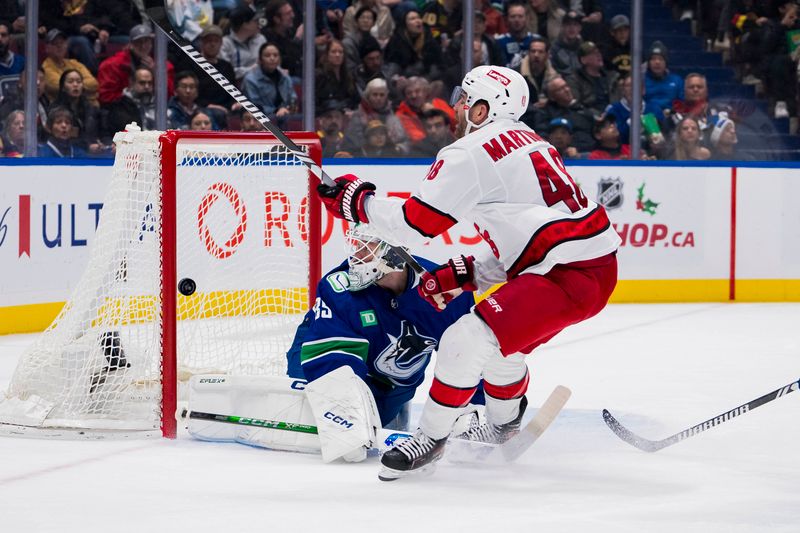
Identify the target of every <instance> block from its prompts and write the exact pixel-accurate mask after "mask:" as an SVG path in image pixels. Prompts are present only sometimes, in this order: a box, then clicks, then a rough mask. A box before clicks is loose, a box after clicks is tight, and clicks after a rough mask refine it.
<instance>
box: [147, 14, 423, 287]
mask: <svg viewBox="0 0 800 533" xmlns="http://www.w3.org/2000/svg"><path fill="white" fill-rule="evenodd" d="M164 1H165V0H144V10H145V13H146V14H147V16H148V17H149V18H150V20H152V21H153V24H155V25H156V26H158V27H159V28H161V30H162V31H163V32H164V33H165V34H166V35H167V37H169V38H170V40H171V41H172V42H174V43H175V44H176V45H177V46H178V48H180V49H181V51H182V52H183V53H184V54H186V55H187V56H189V58H190V59H191V60H192V61H194V62H195V64H197V66H199V67H200V68H201V69H203V70H204V71H205V72H206V74H208V75H209V76H211V79H213V80H214V81H215V82H216V83H217V85H219V86H220V87H222V88H223V89H224V90H225V92H227V93H228V94H229V95H230V96H231V98H233V99H234V100H236V101H237V102H239V104H241V105H242V107H244V108H245V109H246V110H247V111H248V112H249V113H250V114H251V115H253V117H254V118H255V119H256V120H257V121H258V122H259V123H260V124H261V125H262V126H264V127H265V128H266V129H267V131H269V132H270V133H272V134H273V135H274V136H275V138H276V139H278V140H279V141H280V142H281V143H282V144H283V145H284V146H286V148H288V149H289V151H290V152H292V155H294V156H295V157H296V158H297V159H299V160H300V162H302V163H303V164H304V165H306V166H307V167H308V169H309V170H310V171H311V173H312V174H314V176H316V177H317V179H318V180H320V181H321V182H322V183H324V184H325V185H329V186H333V185H335V184H336V183H335V182H334V181H333V179H332V178H331V177H330V176H329V175H328V173H327V172H325V171H324V170H323V169H322V167H321V166H319V165H317V163H316V162H314V160H313V159H311V157H310V156H309V155H308V154H306V153H305V152H304V151H303V149H302V148H300V147H299V146H298V145H297V144H296V143H295V142H294V141H293V140H291V139H290V138H289V137H288V136H287V135H286V134H285V133H284V132H283V130H281V129H280V128H279V127H278V126H277V125H276V124H275V123H274V122H272V121H271V120H270V119H269V117H268V116H267V115H265V114H264V113H263V112H262V111H261V110H260V109H259V108H258V107H257V106H256V105H255V104H254V103H253V102H251V101H250V99H249V98H247V96H245V95H244V94H243V93H242V92H241V91H240V90H239V89H238V88H236V86H235V85H234V84H232V83H231V82H230V81H229V80H228V78H226V77H225V76H223V75H222V73H221V72H220V71H219V70H217V68H216V67H215V66H214V65H212V64H211V63H209V62H208V60H207V59H206V58H205V57H203V54H201V53H200V52H198V51H197V49H196V48H195V47H194V46H192V43H190V42H189V41H187V40H186V39H184V38H183V36H182V35H180V34H179V33H178V32H176V31H175V28H173V27H172V23H171V22H170V21H169V17H168V15H167V10H166V8H165V6H164ZM389 246H390V247H391V249H392V251H393V252H394V253H396V254H397V255H399V256H400V257H401V258H402V259H403V260H404V261H405V262H406V263H407V264H408V266H410V267H411V268H412V269H413V270H414V272H416V273H417V274H419V275H422V274H424V273H425V269H424V268H423V267H422V265H420V264H419V263H418V262H417V260H416V259H414V258H413V257H412V256H411V254H410V253H408V252H407V251H406V249H405V248H402V247H401V246H393V245H389Z"/></svg>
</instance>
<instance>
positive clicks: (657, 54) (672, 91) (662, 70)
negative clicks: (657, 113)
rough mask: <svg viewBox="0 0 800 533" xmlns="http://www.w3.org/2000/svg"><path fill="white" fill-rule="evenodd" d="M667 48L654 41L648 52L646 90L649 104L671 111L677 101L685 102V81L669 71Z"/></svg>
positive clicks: (645, 77) (645, 74)
mask: <svg viewBox="0 0 800 533" xmlns="http://www.w3.org/2000/svg"><path fill="white" fill-rule="evenodd" d="M667 54H668V53H667V47H666V46H664V44H663V43H662V42H661V41H654V42H653V44H652V45H650V49H649V50H648V51H647V71H646V72H645V73H644V89H645V94H646V95H647V97H646V99H647V102H649V103H651V104H653V105H655V106H657V107H658V108H659V109H661V110H664V109H669V108H670V107H671V106H672V102H674V101H675V100H683V79H681V77H680V76H678V75H677V74H671V73H670V71H669V70H668V69H667V60H668V55H667Z"/></svg>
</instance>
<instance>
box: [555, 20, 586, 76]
mask: <svg viewBox="0 0 800 533" xmlns="http://www.w3.org/2000/svg"><path fill="white" fill-rule="evenodd" d="M582 42H583V39H582V38H581V17H580V15H578V14H577V13H575V12H574V11H570V12H569V13H567V14H566V15H564V19H563V20H562V23H561V33H560V34H559V36H558V39H557V40H556V41H555V42H554V43H553V47H552V49H551V50H550V60H551V61H552V63H553V68H555V69H556V71H558V73H559V74H561V75H562V76H564V77H566V76H569V75H570V74H572V73H573V72H575V71H576V70H578V69H579V68H580V67H581V62H580V61H579V60H578V49H579V48H580V46H581V43H582Z"/></svg>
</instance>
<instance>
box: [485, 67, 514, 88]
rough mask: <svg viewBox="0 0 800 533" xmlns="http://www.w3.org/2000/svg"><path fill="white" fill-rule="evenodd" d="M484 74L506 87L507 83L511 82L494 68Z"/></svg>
mask: <svg viewBox="0 0 800 533" xmlns="http://www.w3.org/2000/svg"><path fill="white" fill-rule="evenodd" d="M486 75H487V76H489V77H490V78H492V79H493V80H497V81H499V82H500V83H502V84H503V86H504V87H508V86H509V84H511V80H510V79H508V76H504V75H503V74H500V73H499V72H497V71H496V70H494V69H492V70H490V71H489V72H487V73H486Z"/></svg>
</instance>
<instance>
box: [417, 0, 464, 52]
mask: <svg viewBox="0 0 800 533" xmlns="http://www.w3.org/2000/svg"><path fill="white" fill-rule="evenodd" d="M421 16H422V22H424V23H425V25H426V26H427V27H428V29H430V30H431V35H433V38H434V39H436V40H438V41H439V44H440V45H441V46H442V49H446V48H447V46H448V45H449V44H450V39H452V38H453V36H454V35H455V34H456V33H458V32H461V31H462V30H461V27H462V22H461V21H462V19H463V18H464V14H463V11H462V9H461V0H437V1H436V2H426V3H425V5H424V6H423V7H422V14H421Z"/></svg>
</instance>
